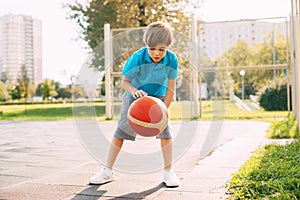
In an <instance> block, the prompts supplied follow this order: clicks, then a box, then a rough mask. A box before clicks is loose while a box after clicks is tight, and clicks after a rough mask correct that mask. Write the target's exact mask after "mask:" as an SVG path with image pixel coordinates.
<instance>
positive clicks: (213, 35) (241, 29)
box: [199, 19, 287, 58]
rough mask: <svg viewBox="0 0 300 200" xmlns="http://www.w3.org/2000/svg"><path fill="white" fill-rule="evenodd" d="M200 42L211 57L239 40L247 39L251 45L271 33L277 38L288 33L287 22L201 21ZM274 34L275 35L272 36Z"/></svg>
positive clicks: (252, 20)
mask: <svg viewBox="0 0 300 200" xmlns="http://www.w3.org/2000/svg"><path fill="white" fill-rule="evenodd" d="M199 26H200V27H199V30H200V34H199V42H200V46H201V48H203V49H204V50H205V51H206V52H207V54H208V55H209V56H210V57H211V58H215V57H217V56H221V55H222V54H223V53H224V52H226V51H227V50H228V49H229V48H230V47H231V46H232V45H235V44H236V43H237V41H238V40H243V41H246V42H247V43H248V44H249V45H255V44H258V43H262V42H263V40H264V38H266V37H267V36H268V34H271V38H276V36H278V35H279V34H284V35H285V34H286V31H287V30H286V29H287V26H286V22H285V21H282V20H281V22H271V21H264V20H256V19H249V20H236V21H221V22H209V23H201V24H200V25H199ZM272 35H273V36H274V37H272Z"/></svg>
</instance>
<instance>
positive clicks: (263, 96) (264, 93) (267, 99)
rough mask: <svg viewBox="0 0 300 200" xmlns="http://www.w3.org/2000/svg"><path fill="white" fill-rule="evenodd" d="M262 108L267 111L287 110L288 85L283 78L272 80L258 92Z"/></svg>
mask: <svg viewBox="0 0 300 200" xmlns="http://www.w3.org/2000/svg"><path fill="white" fill-rule="evenodd" d="M258 96H259V103H260V106H261V107H263V108H264V109H265V110H266V111H275V110H287V108H288V107H287V84H286V81H285V80H284V79H283V78H277V79H275V80H270V81H268V82H267V83H266V85H265V86H264V87H263V88H261V89H260V91H259V92H258Z"/></svg>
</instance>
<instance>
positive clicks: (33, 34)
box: [0, 14, 42, 84]
mask: <svg viewBox="0 0 300 200" xmlns="http://www.w3.org/2000/svg"><path fill="white" fill-rule="evenodd" d="M22 66H25V69H26V71H27V75H28V77H29V78H30V79H31V80H32V81H33V82H34V83H36V84H38V83H40V82H42V22H41V21H40V20H37V19H34V18H32V17H31V16H27V15H13V14H8V15H4V16H2V17H0V75H1V79H2V80H3V79H7V80H8V81H10V82H16V81H17V80H18V79H19V78H20V75H21V67H22Z"/></svg>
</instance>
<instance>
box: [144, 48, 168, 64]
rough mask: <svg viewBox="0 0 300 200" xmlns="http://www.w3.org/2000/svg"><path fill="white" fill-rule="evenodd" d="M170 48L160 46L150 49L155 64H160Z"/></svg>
mask: <svg viewBox="0 0 300 200" xmlns="http://www.w3.org/2000/svg"><path fill="white" fill-rule="evenodd" d="M167 48H168V46H167V45H165V44H158V45H157V46H156V47H148V52H149V56H150V58H151V59H152V61H153V62H154V63H159V62H160V61H161V60H162V59H163V58H164V56H165V55H166V51H167Z"/></svg>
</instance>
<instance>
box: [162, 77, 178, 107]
mask: <svg viewBox="0 0 300 200" xmlns="http://www.w3.org/2000/svg"><path fill="white" fill-rule="evenodd" d="M175 84H176V80H175V79H173V80H171V79H169V80H168V85H167V93H166V96H165V101H164V103H165V104H166V106H167V108H169V107H170V105H171V103H172V100H173V97H174V91H175Z"/></svg>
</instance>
